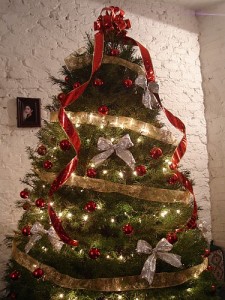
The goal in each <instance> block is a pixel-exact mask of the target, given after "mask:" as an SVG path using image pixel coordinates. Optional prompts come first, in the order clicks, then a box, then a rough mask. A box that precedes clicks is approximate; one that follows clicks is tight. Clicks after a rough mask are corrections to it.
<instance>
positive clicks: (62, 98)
mask: <svg viewBox="0 0 225 300" xmlns="http://www.w3.org/2000/svg"><path fill="white" fill-rule="evenodd" d="M57 98H58V100H59V101H63V100H65V98H66V94H64V93H60V94H58V96H57Z"/></svg>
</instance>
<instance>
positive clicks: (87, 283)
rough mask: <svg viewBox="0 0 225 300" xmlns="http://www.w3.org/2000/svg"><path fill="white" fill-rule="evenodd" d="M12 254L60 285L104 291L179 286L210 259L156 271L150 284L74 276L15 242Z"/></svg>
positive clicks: (136, 279)
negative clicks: (162, 271) (182, 267)
mask: <svg viewBox="0 0 225 300" xmlns="http://www.w3.org/2000/svg"><path fill="white" fill-rule="evenodd" d="M12 256H13V258H14V259H15V261H16V262H17V263H18V264H20V265H21V266H23V267H24V268H26V269H27V270H29V271H31V272H33V271H34V269H35V268H36V267H37V266H38V267H39V268H41V269H43V271H44V274H45V279H46V280H49V281H51V282H52V283H54V284H56V285H58V286H60V287H63V288H70V289H85V290H92V291H104V292H123V291H132V290H143V289H152V288H166V287H172V286H177V285H180V284H183V283H185V282H186V281H188V280H190V279H192V278H195V277H197V276H199V275H200V274H201V273H202V272H203V271H204V270H205V269H206V268H207V266H208V259H207V258H205V259H204V261H203V262H202V263H201V264H199V265H197V266H194V267H191V268H189V269H186V270H182V271H178V272H171V273H166V272H165V273H155V276H154V280H153V283H152V285H151V286H149V284H148V282H147V281H146V280H144V279H141V278H140V276H139V275H136V276H125V277H112V278H95V279H78V278H73V277H71V276H68V275H65V274H62V273H60V272H58V271H57V270H56V269H55V268H53V267H50V266H48V265H45V264H43V263H40V262H39V261H37V260H36V259H34V258H33V257H31V256H30V255H28V254H26V253H24V252H22V251H21V250H19V249H18V248H17V246H16V243H15V242H14V243H13V249H12ZM34 266H35V267H34Z"/></svg>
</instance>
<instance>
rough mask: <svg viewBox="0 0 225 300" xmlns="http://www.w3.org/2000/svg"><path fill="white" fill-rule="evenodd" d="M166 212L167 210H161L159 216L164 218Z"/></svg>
mask: <svg viewBox="0 0 225 300" xmlns="http://www.w3.org/2000/svg"><path fill="white" fill-rule="evenodd" d="M167 214H168V210H163V211H162V212H161V213H160V215H161V217H163V218H165V216H166V215H167Z"/></svg>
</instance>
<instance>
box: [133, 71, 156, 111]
mask: <svg viewBox="0 0 225 300" xmlns="http://www.w3.org/2000/svg"><path fill="white" fill-rule="evenodd" d="M135 84H136V85H139V86H140V87H142V88H143V89H144V94H143V96H142V103H143V104H144V106H145V107H147V108H150V109H153V108H156V107H157V101H156V99H155V96H154V94H153V93H157V94H158V92H159V85H158V83H156V82H149V83H148V84H147V79H146V77H145V76H144V75H139V76H138V77H137V78H136V80H135Z"/></svg>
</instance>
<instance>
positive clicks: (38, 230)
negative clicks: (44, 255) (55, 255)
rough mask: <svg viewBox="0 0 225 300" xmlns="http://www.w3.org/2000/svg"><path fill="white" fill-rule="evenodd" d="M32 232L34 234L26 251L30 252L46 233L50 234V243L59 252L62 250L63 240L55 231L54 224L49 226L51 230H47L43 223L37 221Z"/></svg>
mask: <svg viewBox="0 0 225 300" xmlns="http://www.w3.org/2000/svg"><path fill="white" fill-rule="evenodd" d="M30 232H31V234H32V235H31V237H30V240H29V242H28V243H27V244H26V246H25V252H26V253H28V252H29V251H30V250H31V249H32V248H33V246H34V245H35V244H36V242H37V241H39V240H40V239H41V238H42V236H43V235H44V234H47V235H48V239H49V241H50V243H51V244H52V246H53V248H54V249H55V250H56V251H57V252H58V251H60V250H61V248H62V246H63V242H61V241H60V239H59V237H58V235H57V233H56V232H55V229H54V228H53V227H52V226H51V227H50V228H49V230H45V229H44V227H43V226H42V225H41V223H39V222H35V223H34V225H33V226H32V228H31V230H30Z"/></svg>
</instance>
